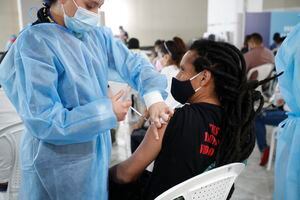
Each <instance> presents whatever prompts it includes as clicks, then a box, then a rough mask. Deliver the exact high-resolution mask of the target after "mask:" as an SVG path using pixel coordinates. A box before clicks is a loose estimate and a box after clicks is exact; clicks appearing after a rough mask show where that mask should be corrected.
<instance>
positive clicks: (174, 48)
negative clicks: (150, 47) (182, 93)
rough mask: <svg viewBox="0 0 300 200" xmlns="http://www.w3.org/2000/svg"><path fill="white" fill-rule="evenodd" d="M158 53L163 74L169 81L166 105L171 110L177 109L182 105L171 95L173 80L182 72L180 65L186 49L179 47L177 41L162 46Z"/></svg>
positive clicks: (170, 41)
mask: <svg viewBox="0 0 300 200" xmlns="http://www.w3.org/2000/svg"><path fill="white" fill-rule="evenodd" d="M158 53H159V56H160V62H161V63H162V65H163V69H162V70H161V74H164V75H166V77H167V81H168V86H167V92H168V97H167V99H166V103H167V105H168V106H169V107H170V108H175V107H177V106H179V105H180V103H179V102H177V101H175V99H174V98H173V96H172V95H171V84H172V78H173V77H176V75H177V74H178V73H179V71H180V68H179V64H180V61H181V59H182V56H183V55H184V53H185V49H183V48H182V47H181V45H178V44H177V43H176V42H175V41H173V40H169V41H166V42H164V43H163V44H162V45H161V47H160V48H159V52H158Z"/></svg>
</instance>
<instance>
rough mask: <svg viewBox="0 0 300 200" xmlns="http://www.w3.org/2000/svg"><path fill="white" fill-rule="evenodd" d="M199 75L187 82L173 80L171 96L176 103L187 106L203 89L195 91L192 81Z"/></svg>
mask: <svg viewBox="0 0 300 200" xmlns="http://www.w3.org/2000/svg"><path fill="white" fill-rule="evenodd" d="M199 74H200V73H199ZM199 74H197V75H196V76H194V77H192V78H191V79H189V80H186V81H179V80H177V79H176V78H173V79H172V85H171V94H172V96H173V97H174V99H175V100H176V101H178V102H179V103H181V104H185V103H186V102H187V101H188V99H189V98H190V97H191V96H193V95H194V94H195V93H196V92H198V90H199V89H200V88H201V87H199V88H197V89H196V90H194V88H193V86H192V83H191V81H192V80H193V79H195V78H196V77H197V76H199Z"/></svg>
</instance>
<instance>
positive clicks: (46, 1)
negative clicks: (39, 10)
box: [43, 0, 57, 6]
mask: <svg viewBox="0 0 300 200" xmlns="http://www.w3.org/2000/svg"><path fill="white" fill-rule="evenodd" d="M56 1H57V0H43V2H44V4H45V5H46V6H51V5H52V4H54V3H56Z"/></svg>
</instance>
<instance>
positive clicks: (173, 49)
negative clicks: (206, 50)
mask: <svg viewBox="0 0 300 200" xmlns="http://www.w3.org/2000/svg"><path fill="white" fill-rule="evenodd" d="M160 51H161V53H163V54H169V55H170V56H171V57H172V60H173V61H174V62H175V64H176V65H177V66H179V64H180V62H181V59H182V57H183V55H184V53H185V49H183V47H181V46H178V45H177V44H176V42H175V41H173V40H168V41H166V42H164V43H163V44H162V45H161V46H160Z"/></svg>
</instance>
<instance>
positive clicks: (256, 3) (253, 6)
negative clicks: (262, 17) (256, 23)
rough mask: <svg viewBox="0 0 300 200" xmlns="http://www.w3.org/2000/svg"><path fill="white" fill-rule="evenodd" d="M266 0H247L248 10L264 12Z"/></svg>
mask: <svg viewBox="0 0 300 200" xmlns="http://www.w3.org/2000/svg"><path fill="white" fill-rule="evenodd" d="M264 1H265V0H245V4H246V10H247V12H262V11H263V4H264ZM273 1H274V0H273ZM275 1H277V0H275Z"/></svg>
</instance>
